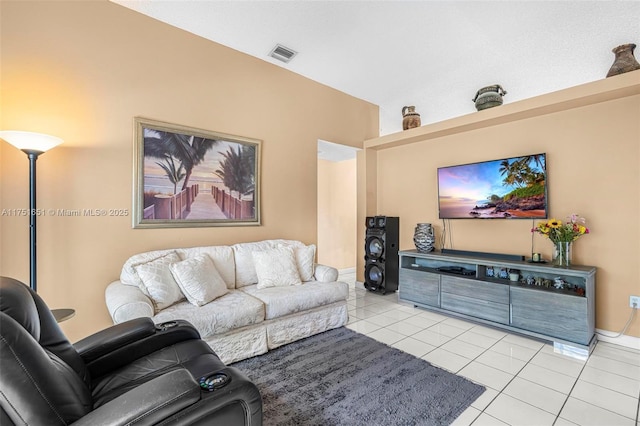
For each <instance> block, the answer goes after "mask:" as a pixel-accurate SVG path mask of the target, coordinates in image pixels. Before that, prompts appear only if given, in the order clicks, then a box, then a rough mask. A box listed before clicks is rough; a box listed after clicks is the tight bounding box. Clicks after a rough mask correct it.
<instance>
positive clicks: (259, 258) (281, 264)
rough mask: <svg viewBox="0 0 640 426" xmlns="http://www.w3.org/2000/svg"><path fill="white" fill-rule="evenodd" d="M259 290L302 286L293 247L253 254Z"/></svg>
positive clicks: (281, 247) (282, 247)
mask: <svg viewBox="0 0 640 426" xmlns="http://www.w3.org/2000/svg"><path fill="white" fill-rule="evenodd" d="M253 264H254V266H255V268H256V275H257V276H258V284H257V285H258V288H267V287H285V286H289V285H297V284H301V283H302V282H301V281H300V274H299V273H298V265H297V263H296V256H295V254H293V248H292V247H286V246H280V247H278V248H273V249H269V250H263V251H254V252H253Z"/></svg>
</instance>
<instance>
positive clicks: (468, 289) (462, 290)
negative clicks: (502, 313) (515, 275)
mask: <svg viewBox="0 0 640 426" xmlns="http://www.w3.org/2000/svg"><path fill="white" fill-rule="evenodd" d="M442 292H443V293H451V294H457V295H459V296H466V297H472V298H474V299H479V300H486V301H489V302H496V303H504V304H509V286H508V285H507V284H496V283H490V282H486V281H479V280H472V279H469V278H459V277H452V276H449V275H443V276H442Z"/></svg>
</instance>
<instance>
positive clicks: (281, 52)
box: [269, 44, 298, 62]
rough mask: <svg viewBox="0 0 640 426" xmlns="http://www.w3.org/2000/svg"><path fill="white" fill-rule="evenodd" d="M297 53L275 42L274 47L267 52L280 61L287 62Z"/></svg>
mask: <svg viewBox="0 0 640 426" xmlns="http://www.w3.org/2000/svg"><path fill="white" fill-rule="evenodd" d="M297 53H298V52H296V51H295V50H291V49H289V48H288V47H284V46H283V45H281V44H276V47H274V48H273V50H272V51H271V53H269V56H271V57H272V58H275V59H277V60H279V61H282V62H289V61H290V60H291V59H293V57H294V56H296V54H297Z"/></svg>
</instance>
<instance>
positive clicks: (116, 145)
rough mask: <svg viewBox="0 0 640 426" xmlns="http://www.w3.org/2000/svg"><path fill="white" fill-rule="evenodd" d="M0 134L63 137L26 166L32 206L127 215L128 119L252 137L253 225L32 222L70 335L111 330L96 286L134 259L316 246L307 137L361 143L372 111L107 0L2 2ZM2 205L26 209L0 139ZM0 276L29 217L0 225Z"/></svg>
mask: <svg viewBox="0 0 640 426" xmlns="http://www.w3.org/2000/svg"><path fill="white" fill-rule="evenodd" d="M0 7H1V8H2V9H1V34H0V43H1V45H0V48H1V52H2V64H1V67H2V68H1V72H2V74H1V84H2V86H1V90H2V92H1V104H0V107H1V108H2V117H1V123H0V128H2V129H6V130H9V129H15V130H29V131H38V132H43V133H49V134H53V135H56V136H59V137H61V138H63V139H64V140H65V143H64V145H61V146H59V147H57V148H55V149H53V150H51V151H49V152H47V153H45V154H44V155H42V156H41V157H40V159H39V160H38V207H41V208H44V209H49V208H54V209H58V208H64V209H84V208H87V209H88V208H94V209H95V208H105V209H109V208H123V209H131V204H132V185H133V183H132V180H133V177H132V170H133V156H132V151H133V146H132V145H133V143H132V142H133V117H134V116H144V117H148V118H153V119H158V120H163V121H167V122H172V123H178V124H182V125H186V126H193V127H198V128H203V129H208V130H215V131H219V132H224V133H229V134H235V135H240V136H246V137H250V138H256V139H260V140H262V141H263V144H262V188H261V190H262V209H261V212H262V222H263V225H262V226H259V227H222V228H221V227H217V228H187V229H136V230H134V229H132V228H131V217H101V218H96V217H50V216H45V217H40V218H39V219H38V256H39V261H38V264H39V270H38V272H39V274H38V276H39V293H40V295H41V296H42V297H43V298H44V299H45V301H47V303H48V304H49V305H50V306H51V307H71V308H75V309H76V311H77V315H76V317H75V318H74V319H73V320H71V321H67V322H65V323H63V327H64V328H65V331H66V332H67V334H68V335H69V336H70V337H71V338H72V339H77V338H80V337H83V336H85V335H87V334H88V333H90V332H94V331H96V330H98V329H101V328H103V327H106V326H108V325H109V324H110V318H109V316H108V313H107V310H106V307H105V304H104V289H105V287H106V286H107V284H108V283H109V282H111V281H112V280H114V279H117V278H118V275H119V273H120V268H121V266H122V264H123V262H124V261H125V260H126V259H127V258H128V257H129V256H130V255H132V254H134V253H138V252H142V251H147V250H152V249H159V248H167V247H176V246H198V245H215V244H231V243H235V242H240V241H253V240H260V239H265V238H292V239H299V240H302V241H304V242H306V243H313V242H316V234H317V232H316V226H317V218H316V202H317V197H316V189H317V185H316V164H317V140H318V139H324V140H331V141H335V142H337V143H341V144H344V145H349V146H354V147H361V146H362V141H363V140H365V139H370V138H372V137H376V136H377V134H378V133H377V132H378V108H377V106H375V105H372V104H370V103H367V102H364V101H361V100H359V99H356V98H353V97H350V96H347V95H345V94H344V93H341V92H338V91H336V90H333V89H330V88H328V87H326V86H323V85H320V84H318V83H315V82H312V81H310V80H308V79H305V78H303V77H301V76H299V75H296V74H293V73H291V72H289V71H286V70H284V69H282V68H280V67H277V66H274V65H271V64H268V63H267V62H264V61H261V60H258V59H255V58H252V57H250V56H247V55H244V54H241V53H239V52H237V51H234V50H231V49H228V48H225V47H223V46H220V45H218V44H216V43H212V42H210V41H207V40H204V39H202V38H200V37H197V36H194V35H192V34H189V33H186V32H184V31H181V30H178V29H175V28H173V27H170V26H168V25H166V24H163V23H161V22H158V21H155V20H153V19H151V18H148V17H145V16H143V15H140V14H137V13H135V12H133V11H130V10H128V9H126V8H123V7H121V6H118V5H116V4H112V3H109V2H107V1H91V2H77V1H69V2H62V1H56V2H51V1H43V2H37V1H34V2H32V1H29V2H6V1H3V2H1V3H0ZM0 155H1V157H0V158H1V162H0V172H1V175H0V176H1V183H0V206H1V207H2V208H22V207H27V203H28V198H27V188H28V176H27V175H28V163H27V158H26V156H25V155H24V154H23V153H21V152H20V151H18V150H16V149H15V148H13V147H12V146H10V145H9V144H7V143H6V142H4V141H3V142H0ZM0 230H1V232H2V236H1V244H0V250H1V253H2V257H1V260H0V262H1V263H0V268H1V271H0V273H2V275H8V276H13V277H15V278H18V279H21V280H23V281H25V282H28V275H29V272H28V218H26V217H7V216H2V217H0Z"/></svg>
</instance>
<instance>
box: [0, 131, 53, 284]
mask: <svg viewBox="0 0 640 426" xmlns="http://www.w3.org/2000/svg"><path fill="white" fill-rule="evenodd" d="M0 139H4V140H5V141H7V142H9V143H10V144H11V145H13V146H15V147H16V148H18V149H20V150H21V151H22V152H24V153H25V154H27V156H28V157H29V280H30V281H29V286H30V287H31V289H32V290H33V291H37V288H38V284H37V280H38V273H37V269H38V263H37V261H36V252H37V250H36V235H37V233H36V219H37V217H38V211H37V210H36V160H37V159H38V156H39V155H40V154H42V153H44V152H46V151H48V150H49V149H51V148H53V147H55V146H57V145H60V144H61V143H62V139H60V138H57V137H55V136H50V135H45V134H42V133H33V132H23V131H19V130H1V131H0Z"/></svg>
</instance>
